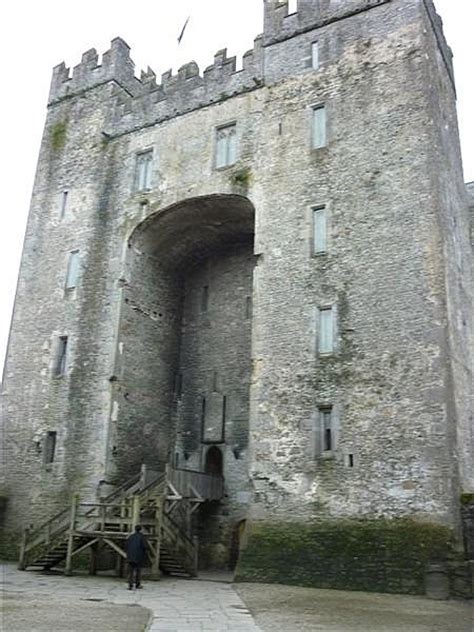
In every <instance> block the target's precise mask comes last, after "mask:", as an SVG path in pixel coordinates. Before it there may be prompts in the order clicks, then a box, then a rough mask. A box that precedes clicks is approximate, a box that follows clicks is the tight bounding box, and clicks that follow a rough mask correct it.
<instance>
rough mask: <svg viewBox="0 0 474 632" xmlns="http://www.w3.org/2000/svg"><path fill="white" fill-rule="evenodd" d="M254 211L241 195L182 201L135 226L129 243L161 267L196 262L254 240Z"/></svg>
mask: <svg viewBox="0 0 474 632" xmlns="http://www.w3.org/2000/svg"><path fill="white" fill-rule="evenodd" d="M254 221H255V212H254V207H253V205H252V203H251V202H250V200H248V199H247V198H245V197H242V196H240V195H210V196H204V197H196V198H190V199H187V200H183V201H181V202H178V203H177V204H174V205H173V206H171V207H168V208H166V209H164V210H161V211H157V212H156V213H154V214H153V215H151V216H150V217H148V218H147V219H146V220H144V221H143V222H142V223H141V224H139V225H138V226H137V228H136V229H135V231H134V232H133V233H132V236H131V237H130V245H131V246H132V247H133V248H134V249H135V250H138V251H139V252H142V253H144V254H149V255H151V256H153V257H154V258H156V259H158V260H160V261H161V262H162V264H163V265H164V266H168V265H172V266H173V267H181V266H183V265H186V266H187V265H189V264H194V263H196V264H197V263H199V262H201V261H203V260H205V259H207V258H208V257H210V256H213V255H215V254H218V253H221V252H225V251H226V250H228V249H230V248H232V247H234V246H237V245H239V244H249V243H252V242H253V235H254Z"/></svg>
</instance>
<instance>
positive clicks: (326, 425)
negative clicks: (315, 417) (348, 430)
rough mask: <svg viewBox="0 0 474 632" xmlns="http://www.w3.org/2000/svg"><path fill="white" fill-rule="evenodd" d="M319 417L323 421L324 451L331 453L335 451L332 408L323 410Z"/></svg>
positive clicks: (320, 411)
mask: <svg viewBox="0 0 474 632" xmlns="http://www.w3.org/2000/svg"><path fill="white" fill-rule="evenodd" d="M319 415H320V420H321V434H322V442H321V444H322V451H323V452H331V451H332V450H333V449H334V429H333V419H332V408H321V409H320V410H319Z"/></svg>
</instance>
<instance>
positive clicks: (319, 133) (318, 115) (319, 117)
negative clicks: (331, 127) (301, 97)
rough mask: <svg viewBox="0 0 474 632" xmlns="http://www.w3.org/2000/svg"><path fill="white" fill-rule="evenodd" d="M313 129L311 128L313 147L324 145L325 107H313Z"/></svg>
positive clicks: (325, 140)
mask: <svg viewBox="0 0 474 632" xmlns="http://www.w3.org/2000/svg"><path fill="white" fill-rule="evenodd" d="M312 124H313V129H312V145H313V149H319V148H321V147H325V146H326V142H327V138H326V107H325V106H324V105H318V106H317V107H315V108H313V121H312Z"/></svg>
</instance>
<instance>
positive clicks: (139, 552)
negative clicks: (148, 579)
mask: <svg viewBox="0 0 474 632" xmlns="http://www.w3.org/2000/svg"><path fill="white" fill-rule="evenodd" d="M141 530H142V528H141V526H140V525H139V524H137V526H136V527H135V533H132V535H130V536H129V537H128V538H127V543H126V551H127V562H128V589H129V590H132V588H133V584H134V583H135V587H136V588H141V587H142V585H141V567H142V565H143V562H144V561H145V556H146V540H145V536H144V535H143V533H142V532H141Z"/></svg>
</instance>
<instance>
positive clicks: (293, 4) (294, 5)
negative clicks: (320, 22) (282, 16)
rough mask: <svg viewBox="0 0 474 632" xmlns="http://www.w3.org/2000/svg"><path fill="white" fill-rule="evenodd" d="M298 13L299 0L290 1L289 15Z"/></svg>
mask: <svg viewBox="0 0 474 632" xmlns="http://www.w3.org/2000/svg"><path fill="white" fill-rule="evenodd" d="M297 11H298V0H288V15H290V13H296V12H297Z"/></svg>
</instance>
